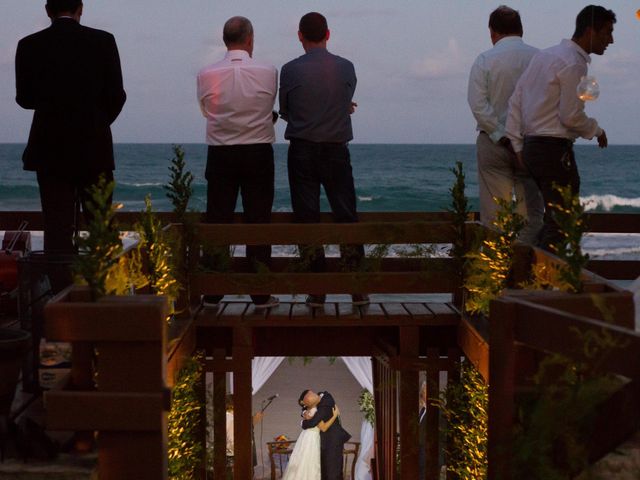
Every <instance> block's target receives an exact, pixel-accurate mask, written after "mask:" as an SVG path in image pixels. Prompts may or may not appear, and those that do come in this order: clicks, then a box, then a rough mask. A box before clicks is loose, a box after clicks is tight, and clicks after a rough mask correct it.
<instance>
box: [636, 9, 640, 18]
mask: <svg viewBox="0 0 640 480" xmlns="http://www.w3.org/2000/svg"><path fill="white" fill-rule="evenodd" d="M636 18H637V19H638V20H640V9H638V10H636Z"/></svg>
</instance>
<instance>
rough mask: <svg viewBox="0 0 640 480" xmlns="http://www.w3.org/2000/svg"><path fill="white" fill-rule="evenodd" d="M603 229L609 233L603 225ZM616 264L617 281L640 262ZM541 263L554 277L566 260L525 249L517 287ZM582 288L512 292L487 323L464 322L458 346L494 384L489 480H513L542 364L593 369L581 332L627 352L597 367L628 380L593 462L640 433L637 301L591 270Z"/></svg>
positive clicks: (613, 400)
mask: <svg viewBox="0 0 640 480" xmlns="http://www.w3.org/2000/svg"><path fill="white" fill-rule="evenodd" d="M620 226H621V228H620ZM618 227H619V228H616V227H615V226H614V227H613V228H612V229H615V230H622V231H626V232H627V233H629V229H628V225H626V224H625V223H624V221H623V222H621V223H620V224H619V226H618ZM598 228H599V229H603V228H604V226H603V225H598ZM634 233H635V232H634ZM615 263H616V265H614V266H611V267H610V268H609V269H608V273H609V274H611V275H612V278H615V279H621V278H622V279H624V278H627V277H626V276H625V275H626V273H624V272H627V273H632V272H634V269H635V263H637V262H629V263H631V266H629V265H625V263H627V262H624V261H618V262H615ZM536 264H538V265H539V264H544V265H545V266H547V267H549V269H551V270H553V268H554V267H557V266H560V265H561V264H562V261H561V260H560V259H559V258H557V257H556V256H554V255H552V254H550V253H548V252H545V251H542V250H540V249H537V248H532V247H529V246H525V245H520V246H519V247H517V248H516V256H515V258H514V269H513V272H512V275H513V278H512V283H513V285H518V284H520V283H521V282H523V281H525V280H527V279H528V278H529V275H530V274H531V269H532V268H533V266H534V265H536ZM593 264H594V263H592V265H593ZM596 264H597V263H596ZM620 272H623V274H622V275H621V274H620ZM582 281H583V283H584V291H585V292H586V293H582V294H569V293H561V292H558V291H533V290H513V289H511V290H506V291H505V292H504V293H503V295H501V296H500V297H499V298H498V299H497V300H495V301H493V302H492V304H491V311H490V313H489V316H488V318H484V317H468V316H464V315H463V318H462V321H461V324H460V329H459V334H458V342H459V344H460V346H461V348H462V349H463V351H464V353H465V356H466V357H467V358H468V359H469V360H470V361H471V362H472V363H473V364H474V365H475V366H476V367H477V368H478V370H479V371H480V373H481V374H482V376H483V377H484V378H485V380H486V381H487V383H488V385H489V478H491V479H498V478H499V479H509V478H512V477H511V468H512V463H511V462H512V460H513V451H512V448H513V434H514V430H515V428H514V425H515V423H516V414H517V412H518V408H519V407H518V405H519V403H518V400H519V398H520V397H519V395H518V392H527V391H528V392H529V393H530V392H531V377H532V376H533V375H534V374H535V373H536V372H537V370H538V367H539V364H540V361H541V359H542V358H544V357H545V356H547V355H549V354H560V355H564V356H567V357H569V358H575V359H576V360H580V361H582V362H586V363H589V361H591V362H593V359H591V360H590V359H586V358H585V357H584V356H580V355H579V353H578V352H583V351H584V345H582V344H581V343H580V342H581V340H579V339H578V336H577V335H576V332H581V333H582V334H583V335H587V334H588V332H589V331H590V330H596V331H597V332H598V333H599V334H603V332H604V334H606V335H607V338H608V339H610V340H611V341H612V342H614V343H616V344H618V342H620V344H621V345H625V347H624V348H622V349H618V348H615V349H612V351H611V353H610V354H609V355H607V357H606V359H605V360H604V364H603V363H600V365H599V367H600V368H604V369H605V371H608V372H610V373H612V374H616V375H622V376H624V377H627V378H628V379H629V380H630V383H628V384H627V385H625V386H624V387H623V388H621V389H620V390H619V391H618V392H616V393H615V394H614V395H612V396H611V397H610V398H609V399H607V400H606V401H605V402H604V403H603V405H601V406H600V408H599V409H598V412H597V415H599V417H598V418H597V419H596V424H597V426H598V430H597V431H598V435H597V436H596V437H595V438H594V439H590V440H589V441H588V442H587V443H588V449H589V461H590V462H595V461H596V460H598V459H599V458H600V457H602V456H603V455H605V454H606V453H609V452H611V451H613V450H614V449H615V448H617V447H618V446H619V445H620V443H622V442H623V441H624V440H625V439H626V438H628V437H629V436H630V435H631V434H632V433H634V432H635V431H637V430H638V429H639V428H640V415H639V414H638V413H637V411H636V410H637V409H635V410H634V409H632V408H630V405H636V404H637V402H638V401H639V400H640V394H639V392H640V388H638V385H639V383H638V381H637V380H638V374H639V373H640V369H638V367H637V364H638V358H637V351H638V350H637V346H638V345H639V343H638V342H639V341H640V336H638V334H637V333H636V332H635V331H634V329H635V314H634V313H635V308H634V302H633V296H632V294H631V293H630V292H628V291H625V290H624V289H622V288H620V287H619V286H617V285H616V284H614V283H612V282H610V281H609V280H606V279H605V278H603V277H601V276H599V275H597V274H595V273H593V272H590V271H588V270H584V271H583V273H582ZM582 341H583V340H582ZM634 348H635V349H636V350H635V351H634ZM599 361H600V362H602V359H599ZM529 400H531V399H529ZM605 419H606V420H605ZM585 440H586V439H585ZM571 473H572V474H574V475H575V474H577V473H579V472H571Z"/></svg>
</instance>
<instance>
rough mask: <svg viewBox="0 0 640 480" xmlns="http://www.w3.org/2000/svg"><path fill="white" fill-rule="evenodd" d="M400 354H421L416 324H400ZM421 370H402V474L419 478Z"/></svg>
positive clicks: (400, 377) (412, 355)
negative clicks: (401, 325) (412, 325)
mask: <svg viewBox="0 0 640 480" xmlns="http://www.w3.org/2000/svg"><path fill="white" fill-rule="evenodd" d="M399 333H400V338H399V340H400V342H399V343H400V356H401V357H404V358H408V359H413V358H417V357H418V354H419V335H418V329H417V328H416V327H400V332H399ZM418 375H419V372H418V371H412V370H400V371H399V381H400V385H399V388H400V390H399V397H398V401H399V407H400V411H399V426H400V445H401V448H400V477H401V478H418V453H419V449H418V446H419V439H418V435H419V431H418V430H419V429H418V412H417V402H418V398H419V392H420V385H419V383H418V382H419V376H418Z"/></svg>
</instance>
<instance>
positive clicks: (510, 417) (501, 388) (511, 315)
mask: <svg viewBox="0 0 640 480" xmlns="http://www.w3.org/2000/svg"><path fill="white" fill-rule="evenodd" d="M516 314H517V306H516V305H515V304H514V303H512V302H509V301H508V300H504V299H500V300H493V301H492V302H491V307H490V314H489V317H490V322H489V328H490V332H489V336H490V339H491V348H490V350H489V445H488V452H487V454H488V460H489V474H488V478H489V480H497V479H500V480H508V479H510V478H511V442H512V434H513V421H514V415H515V405H514V401H515V371H516V348H515V345H514V324H515V321H516Z"/></svg>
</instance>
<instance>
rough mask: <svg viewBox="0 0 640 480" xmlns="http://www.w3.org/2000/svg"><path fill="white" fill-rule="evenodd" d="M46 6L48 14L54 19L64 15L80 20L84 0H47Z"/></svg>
mask: <svg viewBox="0 0 640 480" xmlns="http://www.w3.org/2000/svg"><path fill="white" fill-rule="evenodd" d="M45 8H46V9H47V15H48V16H49V18H51V19H52V20H54V19H56V18H58V17H63V16H64V17H72V18H74V19H75V20H80V16H81V15H82V0H47V4H46V5H45Z"/></svg>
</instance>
